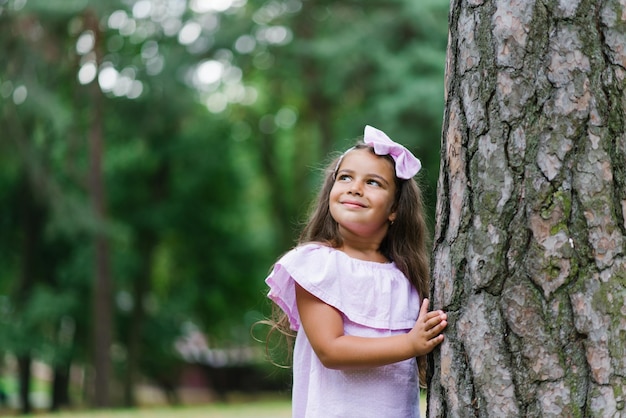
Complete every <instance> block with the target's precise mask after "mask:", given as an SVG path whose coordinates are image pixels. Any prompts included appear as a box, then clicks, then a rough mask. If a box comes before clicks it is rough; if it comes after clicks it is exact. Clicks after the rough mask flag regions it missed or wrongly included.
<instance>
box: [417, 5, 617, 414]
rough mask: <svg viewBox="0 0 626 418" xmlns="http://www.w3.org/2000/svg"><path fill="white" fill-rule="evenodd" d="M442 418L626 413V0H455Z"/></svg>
mask: <svg viewBox="0 0 626 418" xmlns="http://www.w3.org/2000/svg"><path fill="white" fill-rule="evenodd" d="M449 23H450V38H449V46H448V62H447V69H446V110H445V117H444V129H443V138H442V149H441V172H440V176H439V185H438V193H439V195H438V202H437V225H436V230H435V248H434V255H433V286H432V289H431V290H432V299H433V303H434V306H435V308H442V309H444V310H446V311H447V312H448V316H449V326H448V330H447V331H446V340H445V341H444V343H443V344H442V346H441V347H440V349H438V350H436V351H435V353H434V354H433V356H432V358H431V370H432V376H431V379H432V380H431V382H430V388H429V396H428V398H429V399H428V400H429V404H428V416H429V417H447V418H452V417H468V416H476V417H522V416H523V417H566V416H567V417H583V416H584V417H622V416H624V417H626V408H625V400H626V350H625V347H626V259H625V256H624V249H625V238H626V225H625V224H626V129H625V118H626V114H625V111H624V110H625V108H626V96H625V94H624V93H625V91H624V87H625V79H626V0H543V1H539V0H508V1H504V0H498V1H488V0H452V1H451V8H450V21H449Z"/></svg>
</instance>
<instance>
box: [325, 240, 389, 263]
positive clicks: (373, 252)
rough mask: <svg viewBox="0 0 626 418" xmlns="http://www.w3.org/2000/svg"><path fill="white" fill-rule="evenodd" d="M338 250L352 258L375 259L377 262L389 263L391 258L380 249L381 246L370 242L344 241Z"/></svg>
mask: <svg viewBox="0 0 626 418" xmlns="http://www.w3.org/2000/svg"><path fill="white" fill-rule="evenodd" d="M337 249H338V250H340V251H342V252H344V253H346V254H347V255H349V256H350V257H352V258H356V259H357V260H363V261H373V262H376V263H388V262H389V260H388V259H387V257H385V256H384V255H383V254H381V252H380V251H379V246H378V245H377V244H376V245H372V244H369V243H358V242H357V243H355V242H348V241H345V240H344V242H343V245H341V246H340V247H339V248H337Z"/></svg>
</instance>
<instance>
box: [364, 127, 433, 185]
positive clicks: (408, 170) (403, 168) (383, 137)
mask: <svg viewBox="0 0 626 418" xmlns="http://www.w3.org/2000/svg"><path fill="white" fill-rule="evenodd" d="M363 142H365V143H366V144H367V145H371V146H373V147H374V152H375V153H376V154H377V155H391V157H392V158H393V160H394V161H395V162H396V176H397V177H398V178H401V179H405V180H408V179H410V178H411V177H413V176H415V175H416V174H417V173H418V172H419V171H420V170H421V168H422V163H421V162H420V160H418V159H417V158H416V157H415V156H414V155H413V154H411V151H409V150H408V149H406V148H404V147H403V146H402V145H400V144H398V143H396V142H393V141H392V140H391V138H389V137H388V136H387V134H385V133H384V132H383V131H381V130H379V129H376V128H374V127H373V126H369V125H367V126H366V127H365V133H364V135H363Z"/></svg>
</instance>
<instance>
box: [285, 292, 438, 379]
mask: <svg viewBox="0 0 626 418" xmlns="http://www.w3.org/2000/svg"><path fill="white" fill-rule="evenodd" d="M296 301H297V304H298V311H299V313H300V321H301V322H302V327H303V328H304V332H305V333H306V336H307V338H308V339H309V342H310V343H311V346H312V347H313V350H314V351H315V354H317V357H318V358H319V359H320V361H321V362H322V364H323V365H324V366H325V367H328V368H329V369H348V368H369V367H377V366H383V365H386V364H391V363H397V362H399V361H402V360H406V359H409V358H411V357H417V356H422V355H424V354H428V353H430V352H431V351H432V350H433V348H435V347H436V346H437V345H438V344H440V343H441V342H442V341H443V335H441V332H442V331H443V329H444V328H445V327H446V325H447V321H446V318H447V317H446V314H445V313H443V312H442V311H433V312H428V299H424V301H423V303H422V306H421V308H420V313H419V317H418V318H417V322H415V326H414V327H413V329H412V330H411V331H409V332H408V333H406V334H399V335H394V336H389V337H372V338H368V337H356V336H352V335H344V333H343V319H342V317H341V314H340V313H339V311H338V310H336V309H335V308H333V307H332V306H330V305H327V304H326V303H324V302H322V301H321V300H320V299H318V298H317V297H315V296H313V295H312V294H310V293H309V292H307V291H306V290H304V289H303V288H302V287H301V286H300V285H298V284H296Z"/></svg>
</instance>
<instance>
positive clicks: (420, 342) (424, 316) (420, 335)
mask: <svg viewBox="0 0 626 418" xmlns="http://www.w3.org/2000/svg"><path fill="white" fill-rule="evenodd" d="M429 304H430V301H429V300H428V299H424V300H423V301H422V306H421V307H420V313H419V316H418V317H417V321H416V322H415V326H413V329H412V330H411V331H409V333H408V334H407V336H408V338H409V341H410V344H411V345H412V347H413V349H414V351H415V356H416V357H419V356H423V355H425V354H428V353H430V352H431V351H432V350H433V349H434V348H435V347H436V346H438V345H439V344H441V342H442V341H443V334H441V332H442V331H443V330H444V328H445V327H446V326H447V325H448V321H447V319H448V316H447V315H446V314H445V313H444V312H443V311H431V312H428V305H429Z"/></svg>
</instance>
